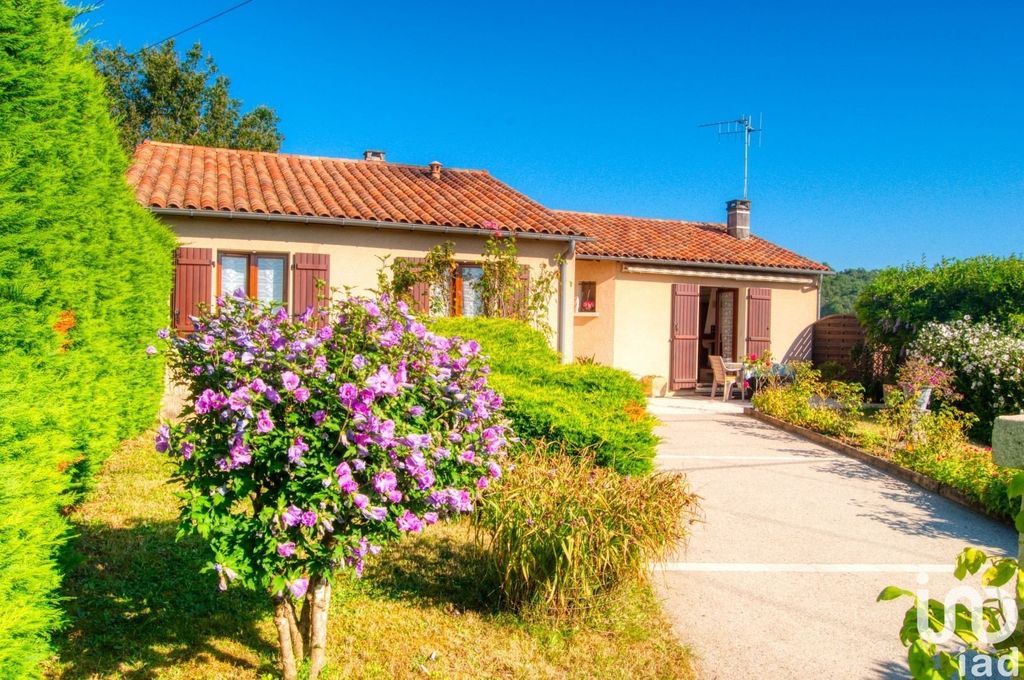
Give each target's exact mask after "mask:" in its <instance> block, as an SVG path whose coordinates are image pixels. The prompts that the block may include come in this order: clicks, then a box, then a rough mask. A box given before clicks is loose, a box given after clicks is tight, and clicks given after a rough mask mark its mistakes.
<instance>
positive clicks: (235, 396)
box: [228, 385, 249, 411]
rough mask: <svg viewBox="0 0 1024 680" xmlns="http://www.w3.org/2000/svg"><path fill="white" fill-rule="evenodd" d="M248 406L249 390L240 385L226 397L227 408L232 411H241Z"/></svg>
mask: <svg viewBox="0 0 1024 680" xmlns="http://www.w3.org/2000/svg"><path fill="white" fill-rule="evenodd" d="M248 405H249V388H248V387H246V386H245V385H242V386H241V387H239V388H238V389H237V390H235V391H234V392H232V393H231V396H230V397H228V406H230V407H231V410H232V411H241V410H243V409H244V408H245V407H246V406H248Z"/></svg>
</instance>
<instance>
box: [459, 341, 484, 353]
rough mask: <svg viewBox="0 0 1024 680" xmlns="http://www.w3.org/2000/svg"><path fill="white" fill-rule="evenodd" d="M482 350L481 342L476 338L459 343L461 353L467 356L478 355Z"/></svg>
mask: <svg viewBox="0 0 1024 680" xmlns="http://www.w3.org/2000/svg"><path fill="white" fill-rule="evenodd" d="M479 351H480V343H479V342H477V341H476V340H470V341H469V342H464V343H462V344H461V345H459V353H460V354H462V356H465V357H472V356H476V355H477V353H478V352H479Z"/></svg>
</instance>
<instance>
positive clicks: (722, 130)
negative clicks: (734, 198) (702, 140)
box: [698, 115, 764, 200]
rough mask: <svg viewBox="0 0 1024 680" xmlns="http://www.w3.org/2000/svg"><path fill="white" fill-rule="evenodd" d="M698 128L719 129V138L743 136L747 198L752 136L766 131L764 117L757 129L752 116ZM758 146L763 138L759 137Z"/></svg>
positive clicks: (759, 119) (744, 178) (760, 118)
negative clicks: (723, 136)
mask: <svg viewBox="0 0 1024 680" xmlns="http://www.w3.org/2000/svg"><path fill="white" fill-rule="evenodd" d="M698 127H702V128H705V127H714V128H718V136H719V137H721V136H722V135H743V199H744V200H746V198H747V183H748V178H749V176H750V136H751V135H753V134H754V133H755V132H757V133H760V132H763V131H764V125H763V117H762V116H760V115H759V116H758V121H757V127H754V122H753V118H752V117H751V116H740V117H739V118H737V119H735V120H720V121H718V122H716V123H704V124H703V125H699V126H698ZM757 139H758V145H760V142H761V138H760V137H758V138H757Z"/></svg>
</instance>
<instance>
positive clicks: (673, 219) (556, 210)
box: [548, 208, 725, 227]
mask: <svg viewBox="0 0 1024 680" xmlns="http://www.w3.org/2000/svg"><path fill="white" fill-rule="evenodd" d="M548 210H550V211H551V212H553V213H556V214H561V215H586V216H588V217H610V218H613V219H620V220H642V221H647V222H675V223H682V224H693V225H697V226H702V225H703V226H709V227H724V226H725V222H706V221H703V220H687V219H682V218H679V217H639V216H637V215H621V214H617V213H599V212H589V211H586V210H566V209H565V208H548Z"/></svg>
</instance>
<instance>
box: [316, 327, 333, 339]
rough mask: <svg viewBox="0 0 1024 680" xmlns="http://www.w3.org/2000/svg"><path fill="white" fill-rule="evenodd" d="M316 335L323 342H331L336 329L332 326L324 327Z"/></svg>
mask: <svg viewBox="0 0 1024 680" xmlns="http://www.w3.org/2000/svg"><path fill="white" fill-rule="evenodd" d="M316 334H317V337H319V338H320V339H321V340H330V339H331V338H333V337H334V329H333V328H331V327H330V326H324V327H323V328H321V329H320V330H319V331H317V333H316Z"/></svg>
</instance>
